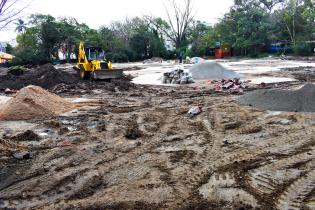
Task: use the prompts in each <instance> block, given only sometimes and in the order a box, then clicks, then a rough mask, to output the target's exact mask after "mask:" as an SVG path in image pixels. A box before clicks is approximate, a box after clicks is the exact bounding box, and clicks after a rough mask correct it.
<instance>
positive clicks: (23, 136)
mask: <svg viewBox="0 0 315 210" xmlns="http://www.w3.org/2000/svg"><path fill="white" fill-rule="evenodd" d="M11 139H12V140H15V141H39V140H40V139H41V138H40V137H39V136H38V135H37V134H36V133H34V131H32V130H27V131H25V132H23V133H20V134H17V135H15V136H13V137H12V138H11Z"/></svg>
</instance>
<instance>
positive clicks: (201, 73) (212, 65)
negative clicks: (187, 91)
mask: <svg viewBox="0 0 315 210" xmlns="http://www.w3.org/2000/svg"><path fill="white" fill-rule="evenodd" d="M189 72H190V73H191V75H192V77H193V78H194V79H195V80H219V79H234V78H240V77H241V76H240V75H239V74H237V73H236V72H234V71H231V70H228V69H226V68H225V67H223V66H222V65H221V64H219V63H216V62H202V63H198V64H196V65H194V66H192V67H191V68H190V69H189Z"/></svg>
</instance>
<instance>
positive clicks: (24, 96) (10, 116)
mask: <svg viewBox="0 0 315 210" xmlns="http://www.w3.org/2000/svg"><path fill="white" fill-rule="evenodd" d="M74 108H75V106H74V105H73V104H72V103H70V102H68V101H67V100H65V99H63V98H61V97H59V96H57V95H55V94H52V93H50V92H48V91H46V90H44V89H42V88H41V87H36V86H28V87H26V88H23V89H21V90H20V91H19V92H18V93H17V94H16V95H15V96H14V97H13V98H12V99H10V100H9V101H7V102H6V103H5V104H4V105H2V106H1V108H0V119H1V120H27V119H35V118H46V117H52V116H56V115H59V114H61V113H64V112H67V111H70V110H72V109H74Z"/></svg>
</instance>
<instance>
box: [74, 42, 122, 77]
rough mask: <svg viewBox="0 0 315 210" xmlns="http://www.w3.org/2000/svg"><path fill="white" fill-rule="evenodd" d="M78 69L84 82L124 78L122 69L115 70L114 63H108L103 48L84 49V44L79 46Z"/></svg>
mask: <svg viewBox="0 0 315 210" xmlns="http://www.w3.org/2000/svg"><path fill="white" fill-rule="evenodd" d="M77 67H78V69H79V70H80V75H81V78H82V79H84V80H86V79H92V80H103V79H118V78H121V77H122V76H123V71H122V69H113V66H112V63H111V62H110V61H106V59H105V52H104V50H103V49H102V48H100V47H84V44H83V42H80V46H79V54H78V66H77Z"/></svg>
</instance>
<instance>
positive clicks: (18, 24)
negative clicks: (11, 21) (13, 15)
mask: <svg viewBox="0 0 315 210" xmlns="http://www.w3.org/2000/svg"><path fill="white" fill-rule="evenodd" d="M15 25H16V28H15V31H16V32H18V33H23V32H25V30H26V23H25V22H24V20H22V19H18V21H17V22H16V23H15Z"/></svg>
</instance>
